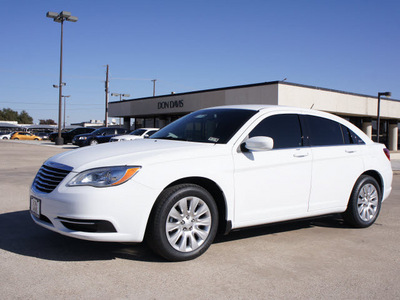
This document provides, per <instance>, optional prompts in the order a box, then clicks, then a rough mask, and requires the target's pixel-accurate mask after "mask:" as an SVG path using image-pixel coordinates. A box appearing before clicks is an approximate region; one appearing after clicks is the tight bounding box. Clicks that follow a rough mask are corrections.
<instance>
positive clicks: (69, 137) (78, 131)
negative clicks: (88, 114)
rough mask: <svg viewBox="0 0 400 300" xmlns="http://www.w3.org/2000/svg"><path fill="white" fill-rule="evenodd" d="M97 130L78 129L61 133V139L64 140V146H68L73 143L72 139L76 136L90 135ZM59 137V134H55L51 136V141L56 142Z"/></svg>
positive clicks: (89, 128) (90, 128)
mask: <svg viewBox="0 0 400 300" xmlns="http://www.w3.org/2000/svg"><path fill="white" fill-rule="evenodd" d="M95 130H96V129H95V128H92V127H78V128H74V129H72V130H69V131H65V132H61V137H62V138H63V139H64V144H68V143H72V139H73V138H74V136H76V135H78V134H84V133H90V132H93V131H95ZM57 137H58V132H53V133H51V134H50V135H49V140H50V141H52V142H55V141H56V138H57Z"/></svg>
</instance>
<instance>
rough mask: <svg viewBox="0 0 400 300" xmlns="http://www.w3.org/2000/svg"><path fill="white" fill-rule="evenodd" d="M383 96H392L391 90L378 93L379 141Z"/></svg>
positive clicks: (377, 137) (377, 132)
mask: <svg viewBox="0 0 400 300" xmlns="http://www.w3.org/2000/svg"><path fill="white" fill-rule="evenodd" d="M381 96H385V97H390V96H392V93H391V92H381V93H378V115H377V119H378V120H377V122H378V124H377V129H376V142H377V143H379V135H380V124H381Z"/></svg>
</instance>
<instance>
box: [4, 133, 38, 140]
mask: <svg viewBox="0 0 400 300" xmlns="http://www.w3.org/2000/svg"><path fill="white" fill-rule="evenodd" d="M11 139H12V140H36V141H40V140H41V139H42V138H41V137H40V136H37V135H34V134H33V133H30V132H26V131H17V132H15V133H14V134H13V135H12V136H11Z"/></svg>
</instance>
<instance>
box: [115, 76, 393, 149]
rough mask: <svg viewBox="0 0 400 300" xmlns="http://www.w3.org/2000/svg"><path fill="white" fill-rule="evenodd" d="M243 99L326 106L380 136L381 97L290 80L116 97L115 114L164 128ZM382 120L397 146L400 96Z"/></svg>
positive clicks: (386, 104)
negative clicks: (179, 120) (378, 110)
mask: <svg viewBox="0 0 400 300" xmlns="http://www.w3.org/2000/svg"><path fill="white" fill-rule="evenodd" d="M237 104H269V105H285V106H294V107H301V108H311V109H316V110H321V111H326V112H329V113H332V114H335V115H338V116H341V117H343V118H345V119H347V120H348V121H350V122H351V123H353V124H355V125H356V126H357V127H359V128H360V129H362V130H363V131H364V132H365V133H366V134H367V135H368V136H369V137H371V138H372V139H373V140H376V127H377V126H376V125H377V122H376V120H377V107H378V105H377V104H378V100H377V96H368V95H361V94H356V93H350V92H343V91H338V90H332V89H326V88H320V87H315V86H307V85H301V84H295V83H290V82H285V81H273V82H265V83H257V84H248V85H240V86H232V87H225V88H217V89H209V90H202V91H193V92H187V93H179V94H174V93H172V94H170V95H162V96H155V97H147V98H138V99H130V100H123V101H118V102H110V103H109V115H110V117H116V118H123V120H124V126H126V127H127V128H129V129H133V128H141V127H159V128H161V127H164V126H165V125H167V124H169V123H170V122H172V121H174V120H176V119H178V118H180V117H181V116H183V115H186V114H188V113H190V112H193V111H195V110H198V109H202V108H207V107H212V106H221V105H237ZM133 119H134V122H133ZM380 120H381V124H380V137H379V139H380V142H382V143H385V144H386V145H387V147H389V149H390V150H391V151H397V149H398V147H399V145H398V144H399V127H398V125H399V120H400V101H399V100H394V99H388V98H382V99H381V103H380ZM132 123H133V126H132Z"/></svg>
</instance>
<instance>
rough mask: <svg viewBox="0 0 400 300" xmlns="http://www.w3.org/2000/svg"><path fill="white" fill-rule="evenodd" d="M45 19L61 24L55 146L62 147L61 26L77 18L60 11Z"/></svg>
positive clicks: (48, 13) (49, 14)
mask: <svg viewBox="0 0 400 300" xmlns="http://www.w3.org/2000/svg"><path fill="white" fill-rule="evenodd" d="M46 17H48V18H52V19H53V20H54V22H57V23H61V43H60V81H59V85H58V137H57V138H56V140H55V144H56V145H63V144H64V139H63V138H62V137H61V111H62V108H61V107H62V86H63V84H62V58H63V24H64V21H70V22H76V21H78V17H74V16H71V13H70V12H68V11H62V12H60V13H59V14H58V13H56V12H52V11H49V12H47V14H46Z"/></svg>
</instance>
